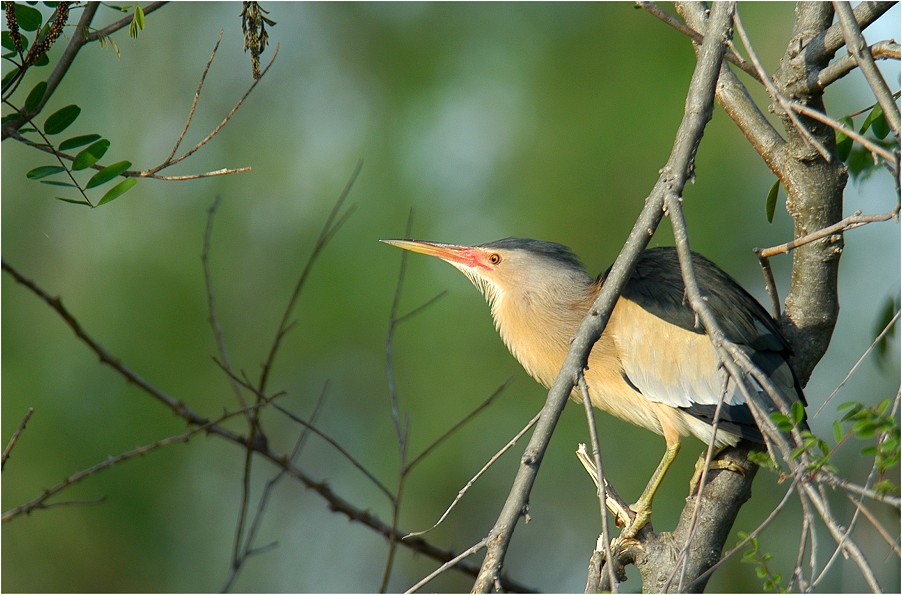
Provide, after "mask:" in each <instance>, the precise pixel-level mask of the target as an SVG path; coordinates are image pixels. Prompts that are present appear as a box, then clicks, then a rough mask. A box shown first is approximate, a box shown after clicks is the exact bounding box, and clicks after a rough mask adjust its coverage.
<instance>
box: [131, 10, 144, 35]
mask: <svg viewBox="0 0 902 595" xmlns="http://www.w3.org/2000/svg"><path fill="white" fill-rule="evenodd" d="M143 30H144V10H143V9H142V8H141V7H140V6H139V5H138V4H135V16H134V17H132V22H131V23H129V25H128V34H129V36H131V37H132V39H135V38H137V37H138V33H140V32H141V31H143Z"/></svg>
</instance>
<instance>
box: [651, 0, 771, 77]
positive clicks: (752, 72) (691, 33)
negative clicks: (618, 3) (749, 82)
mask: <svg viewBox="0 0 902 595" xmlns="http://www.w3.org/2000/svg"><path fill="white" fill-rule="evenodd" d="M636 5H637V6H639V7H640V8H642V9H644V10H645V11H646V12H648V14H650V15H652V16H653V17H655V18H657V19H659V20H661V21H663V22H664V23H666V24H667V25H669V26H671V27H672V28H674V29H676V30H677V31H679V32H680V33H682V34H683V35H685V36H686V37H688V38H690V39H691V40H692V43H694V44H695V45H697V46H700V45H701V44H702V42H703V41H704V40H705V37H704V35H702V34H701V33H699V32H698V31H696V30H695V29H693V28H691V27H689V26H688V25H686V24H685V23H682V22H681V21H679V20H677V19H676V18H675V17H674V16H673V15H671V14H670V13H668V12H666V11H665V10H662V9H661V7H660V6H658V5H657V4H656V3H654V2H645V1H642V2H636ZM724 60H726V61H728V62H730V63H732V64H735V65H736V66H738V67H739V68H741V69H742V71H743V72H745V73H746V74H748V75H749V76H751V77H752V78H754V79H755V80H757V81H758V82H761V75H760V74H759V71H758V69H756V68H755V66H753V65H752V64H749V63H748V62H746V61H745V60H743V59H742V58H741V57H740V56H739V55H738V54H736V52H735V51H733V49H732V48H731V49H729V50H728V51H727V53H726V54H725V55H724Z"/></svg>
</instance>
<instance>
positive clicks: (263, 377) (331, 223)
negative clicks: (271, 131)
mask: <svg viewBox="0 0 902 595" xmlns="http://www.w3.org/2000/svg"><path fill="white" fill-rule="evenodd" d="M273 58H275V56H273ZM362 167H363V162H362V161H360V162H358V163H357V165H356V166H355V167H354V171H353V172H351V177H350V178H348V181H347V183H346V184H345V187H344V189H343V190H342V191H341V193H340V194H339V195H338V199H337V200H336V201H335V204H334V205H333V206H332V210H331V211H330V212H329V215H328V217H326V221H325V223H324V224H323V227H322V229H321V230H320V233H319V237H317V239H316V243H315V244H314V246H313V251H312V252H311V253H310V256H309V257H308V258H307V263H306V264H305V265H304V269H303V270H302V271H301V274H300V276H299V277H298V280H297V283H296V284H295V286H294V290H293V291H292V292H291V296H290V297H289V298H288V304H287V305H286V306H285V312H284V313H283V314H282V319H281V321H280V322H279V327H278V329H276V335H275V337H274V338H273V341H272V345H271V346H270V348H269V355H267V356H266V361H264V362H263V369H262V372H261V373H260V381H259V382H258V384H257V389H258V390H259V391H260V392H261V393H264V392H266V383H267V381H268V379H269V374H270V371H271V370H272V366H273V363H274V362H275V359H276V355H277V354H278V352H279V348H280V347H281V345H282V339H283V338H284V337H285V334H286V333H287V332H288V330H289V329H290V327H291V324H290V319H291V315H292V313H293V312H294V307H295V305H296V304H297V301H298V298H299V297H300V295H301V290H302V289H303V288H304V285H305V284H306V282H307V278H308V277H309V276H310V272H311V271H312V269H313V265H314V264H315V263H316V261H317V260H318V259H319V257H320V256H321V255H322V252H323V250H324V249H325V247H326V245H327V244H328V243H329V240H331V239H332V236H334V235H335V233H336V232H338V230H339V229H341V227H342V225H344V223H345V221H347V219H348V217H349V216H350V215H351V213H353V212H354V209H353V207H352V208H350V209H348V210H347V211H345V212H344V213H342V212H341V208H342V207H343V206H344V203H345V200H347V198H348V195H349V194H350V193H351V188H352V187H353V186H354V182H355V181H356V180H357V176H358V175H359V174H360V170H361V168H362Z"/></svg>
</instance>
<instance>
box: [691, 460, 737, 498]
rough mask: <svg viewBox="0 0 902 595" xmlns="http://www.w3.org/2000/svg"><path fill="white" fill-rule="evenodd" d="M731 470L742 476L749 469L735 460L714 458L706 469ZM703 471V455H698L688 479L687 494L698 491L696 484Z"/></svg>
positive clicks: (694, 493) (692, 494) (693, 493)
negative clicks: (693, 469) (693, 470)
mask: <svg viewBox="0 0 902 595" xmlns="http://www.w3.org/2000/svg"><path fill="white" fill-rule="evenodd" d="M715 470H716V471H724V470H726V471H733V472H735V473H738V474H739V475H742V476H743V477H745V476H746V474H748V472H749V470H748V469H746V468H745V467H743V466H742V465H740V464H739V463H737V462H736V461H729V460H723V459H715V460H713V461H711V464H710V465H709V466H708V471H715ZM704 471H705V457H700V458H699V459H698V460H697V461H696V462H695V472H694V473H693V474H692V479H690V480H689V495H690V496H694V495H696V494H697V493H698V484H699V482H700V481H701V480H702V473H704Z"/></svg>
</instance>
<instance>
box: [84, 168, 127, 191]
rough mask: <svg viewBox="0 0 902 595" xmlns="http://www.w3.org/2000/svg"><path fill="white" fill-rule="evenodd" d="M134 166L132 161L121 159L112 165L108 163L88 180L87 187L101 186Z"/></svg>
mask: <svg viewBox="0 0 902 595" xmlns="http://www.w3.org/2000/svg"><path fill="white" fill-rule="evenodd" d="M131 166H132V162H131V161H119V162H117V163H114V164H112V165H108V166H106V167H105V168H103V169H102V170H100V171H99V172H97V173H96V174H94V176H93V177H92V178H91V179H90V180H88V185H87V186H85V189H86V190H87V189H88V188H94V187H97V186H100V185H101V184H106V183H107V182H109V181H110V180H112V179H113V178H115V177H116V176H118V175H119V174H121V173H122V172H124V171H125V170H127V169H128V168H130V167H131Z"/></svg>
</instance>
